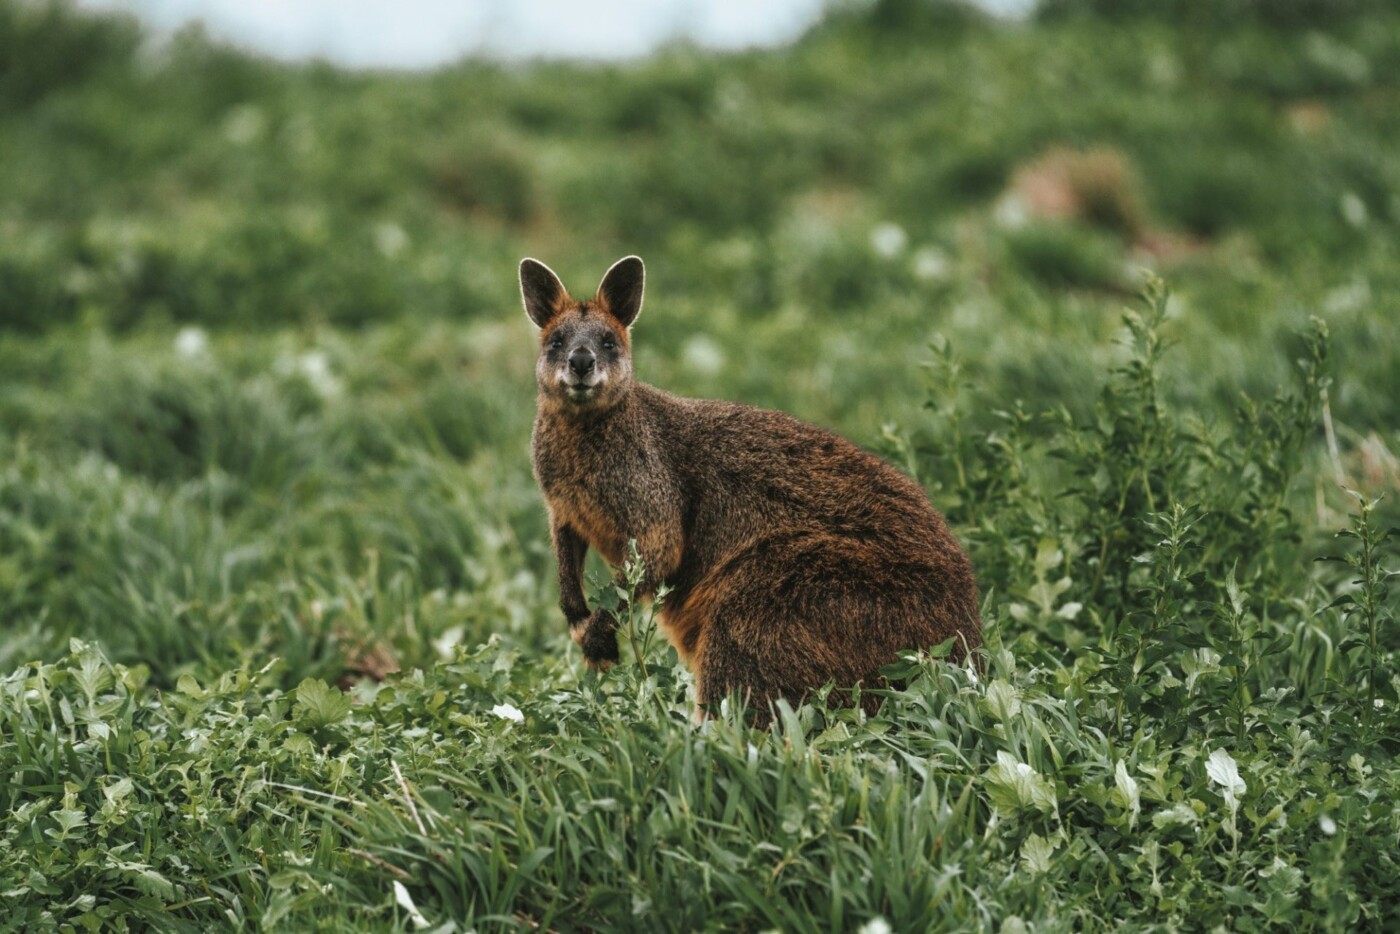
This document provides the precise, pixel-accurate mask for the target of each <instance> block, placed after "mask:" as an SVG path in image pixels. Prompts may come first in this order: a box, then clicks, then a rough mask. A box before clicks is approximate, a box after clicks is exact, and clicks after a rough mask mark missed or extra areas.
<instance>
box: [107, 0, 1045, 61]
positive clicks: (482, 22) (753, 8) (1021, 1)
mask: <svg viewBox="0 0 1400 934" xmlns="http://www.w3.org/2000/svg"><path fill="white" fill-rule="evenodd" d="M80 2H81V4H82V5H83V6H87V7H93V8H105V9H122V10H128V11H130V12H133V13H136V14H137V15H138V16H140V17H141V18H142V19H143V20H145V21H146V22H148V23H150V24H151V25H152V26H154V27H155V28H156V29H157V30H174V29H178V28H179V27H180V26H182V25H184V24H186V23H188V22H191V21H194V20H203V22H204V25H205V28H206V29H207V30H208V32H209V34H210V35H213V36H216V37H218V38H220V39H224V40H227V41H230V42H233V43H235V44H238V45H242V46H246V47H249V48H253V49H256V50H258V51H261V52H264V53H267V54H269V55H272V56H275V57H277V58H282V59H288V60H298V59H306V58H313V57H318V56H319V57H324V58H327V59H330V60H332V61H334V62H337V63H339V64H342V65H347V66H350V67H372V68H373V67H388V68H429V67H432V66H434V65H440V64H443V63H446V62H451V61H454V60H456V59H458V58H461V57H462V56H464V55H468V54H484V55H487V56H490V57H492V58H521V57H533V56H548V57H559V56H564V57H570V58H573V57H586V58H630V57H634V56H638V55H644V54H646V53H647V52H650V51H651V50H653V49H654V48H656V46H658V45H660V44H662V43H664V42H666V41H667V40H670V39H675V38H678V37H686V38H689V39H691V40H693V41H695V42H698V43H699V44H701V45H704V46H708V47H712V48H724V49H733V48H743V47H746V46H755V45H776V44H780V43H783V42H787V41H790V40H792V39H794V38H796V37H797V36H798V35H800V34H801V33H802V31H803V30H804V29H806V28H807V27H808V26H809V25H811V23H812V22H814V21H815V20H816V18H817V17H818V16H819V15H820V14H821V11H822V8H823V6H824V5H825V4H824V2H823V0H588V2H584V0H573V2H569V0H457V2H452V0H80ZM1031 2H1032V0H984V2H983V5H984V6H986V7H988V8H991V9H997V10H1001V11H1004V12H1011V13H1014V12H1019V11H1024V10H1025V9H1026V8H1028V7H1029V6H1030V3H1031Z"/></svg>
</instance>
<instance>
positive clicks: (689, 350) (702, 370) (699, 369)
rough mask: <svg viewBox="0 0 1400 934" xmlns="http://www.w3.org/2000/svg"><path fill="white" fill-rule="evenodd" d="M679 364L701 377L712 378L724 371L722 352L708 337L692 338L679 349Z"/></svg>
mask: <svg viewBox="0 0 1400 934" xmlns="http://www.w3.org/2000/svg"><path fill="white" fill-rule="evenodd" d="M681 362H683V363H684V364H685V365H686V367H687V368H689V369H691V370H693V371H695V372H696V373H699V374H701V375H703V376H714V375H715V374H717V373H718V372H719V371H720V370H722V369H724V350H723V349H722V348H721V347H720V346H719V344H717V343H715V342H714V341H712V340H711V339H710V338H708V337H704V336H699V337H692V338H691V339H690V340H688V341H686V342H685V346H684V347H683V348H681Z"/></svg>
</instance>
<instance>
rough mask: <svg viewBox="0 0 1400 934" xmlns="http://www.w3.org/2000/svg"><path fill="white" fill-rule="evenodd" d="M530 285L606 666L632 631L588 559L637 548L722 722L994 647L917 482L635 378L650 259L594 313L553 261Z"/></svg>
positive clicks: (574, 562) (789, 425)
mask: <svg viewBox="0 0 1400 934" xmlns="http://www.w3.org/2000/svg"><path fill="white" fill-rule="evenodd" d="M520 281H521V293H522V296H523V298H524V302H525V309H526V312H527V313H528V314H529V316H530V318H531V320H532V321H534V323H535V324H536V325H537V326H538V327H539V328H540V356H539V360H538V363H537V367H536V380H537V383H538V389H539V396H538V412H537V415H536V418H535V429H534V436H533V454H534V469H535V477H536V479H537V480H538V481H539V485H540V488H541V490H542V491H543V492H544V496H545V500H546V503H547V504H548V507H549V514H550V525H551V532H552V535H553V538H554V547H555V556H556V559H557V561H558V565H559V585H560V607H561V609H562V610H563V611H564V616H565V618H566V619H567V620H568V623H569V628H570V632H571V634H572V635H573V637H574V639H575V641H576V642H578V643H579V645H580V646H581V647H582V649H583V654H584V658H585V660H586V661H587V662H588V664H590V665H591V666H595V667H606V666H607V665H608V664H610V663H611V662H613V661H615V660H616V659H617V657H618V649H617V637H616V625H617V624H616V620H615V619H614V618H613V616H612V615H611V614H609V613H608V612H607V611H606V610H601V609H600V610H596V611H592V612H590V611H589V609H588V606H587V604H586V603H585V601H584V596H583V588H582V564H583V559H584V556H585V555H586V553H587V549H588V548H590V547H591V548H593V549H595V550H596V551H598V552H599V553H600V554H601V555H602V556H603V557H604V558H605V559H606V560H607V561H609V562H610V563H612V564H620V563H621V562H622V561H623V559H624V557H625V555H626V551H627V543H628V541H629V540H632V539H635V540H636V542H637V547H638V551H639V553H640V555H641V557H642V559H643V562H644V564H645V568H646V577H645V580H644V581H643V584H642V588H641V591H642V596H646V597H649V596H650V595H651V594H653V593H654V592H655V590H656V588H657V586H658V585H659V584H661V583H663V582H664V583H666V584H667V585H668V586H669V587H670V588H671V592H670V594H669V595H668V596H667V598H666V601H665V605H664V606H663V607H662V611H661V614H660V622H661V627H662V630H663V632H665V634H666V636H667V637H668V638H669V639H670V640H671V642H672V644H673V645H675V647H676V649H677V651H678V652H679V653H680V655H681V657H682V658H683V659H685V660H686V662H687V663H688V664H689V665H690V666H691V668H692V670H693V671H694V672H695V676H696V684H697V693H698V697H697V700H698V702H699V704H701V705H702V706H708V705H711V704H713V703H715V702H717V701H719V700H721V699H722V698H724V697H725V696H727V695H729V694H730V693H734V692H737V693H739V694H741V695H743V696H744V697H745V699H746V700H747V701H748V703H749V704H750V707H751V709H752V711H753V715H754V717H755V719H756V720H757V721H758V722H759V723H766V722H767V720H768V718H769V710H770V706H769V705H770V704H771V702H772V701H774V700H776V699H778V698H787V699H788V700H789V701H790V702H792V703H794V704H796V703H798V702H800V701H801V699H802V698H803V697H804V696H805V695H806V694H807V693H809V692H810V691H812V690H813V689H815V688H818V687H820V686H822V685H824V684H826V683H827V682H829V681H835V682H836V684H837V685H838V686H840V687H850V686H852V685H854V684H855V683H856V682H860V681H863V682H865V683H867V684H869V683H872V682H873V681H874V680H875V679H876V678H877V672H878V670H879V669H880V667H881V666H883V665H886V664H888V663H889V662H891V661H894V660H895V658H896V656H897V653H898V652H899V651H900V650H901V649H911V648H923V647H927V646H931V645H935V644H937V643H940V642H943V641H945V640H947V639H950V638H951V639H954V640H955V642H954V648H953V651H952V658H953V660H955V661H960V660H961V659H963V658H964V657H965V656H966V654H967V653H968V652H969V651H971V650H973V649H975V648H977V647H978V646H980V645H981V643H982V638H981V624H980V621H979V618H978V608H977V584H976V579H975V577H974V575H973V571H972V566H971V564H970V563H969V561H968V559H967V556H966V554H965V553H964V552H963V550H962V548H961V547H959V545H958V543H957V542H956V541H955V540H954V538H953V536H952V535H951V534H950V532H949V531H948V528H947V525H946V524H945V522H944V521H943V518H942V516H940V515H939V514H938V513H937V512H936V511H935V510H934V509H933V507H932V506H931V505H930V504H929V501H928V499H927V497H925V495H924V493H923V491H922V490H921V489H920V488H919V487H918V486H917V485H916V484H915V483H914V482H913V481H911V480H910V479H909V478H908V477H906V476H904V475H903V474H902V473H900V472H899V471H898V470H896V469H895V468H893V467H891V466H890V465H889V464H887V463H885V462H884V461H882V460H880V459H879V458H877V457H875V456H873V455H871V454H869V453H867V452H865V451H862V450H861V449H860V448H857V447H856V446H855V445H853V444H851V443H850V442H848V441H846V440H845V439H844V438H841V437H840V436H838V435H835V434H833V433H831V432H829V431H826V430H824V429H821V428H817V427H814V426H812V425H808V424H805V423H803V422H801V421H798V420H797V419H795V418H792V417H791V416H788V415H785V414H783V413H781V412H772V411H765V410H763V409H757V408H753V407H750V406H746V405H738V404H734V403H729V402H713V401H706V400H699V399H685V398H681V397H678V396H673V395H671V394H669V393H666V392H662V391H661V390H659V389H655V388H653V387H651V386H648V385H646V384H645V383H641V382H639V381H637V380H635V379H633V376H632V365H631V338H630V333H629V329H630V327H631V325H632V323H633V322H634V321H635V320H636V317H637V315H638V314H639V313H640V311H641V305H642V295H643V281H644V272H643V266H642V261H641V260H640V259H638V258H637V257H635V256H629V257H627V258H625V259H622V260H619V261H618V262H617V263H616V264H614V265H613V267H612V268H611V269H609V270H608V272H607V274H606V275H605V276H604V277H603V282H602V284H601V285H600V286H599V288H598V292H597V294H596V295H595V296H594V297H593V298H592V299H588V300H584V301H578V300H575V299H573V298H571V297H570V296H569V295H568V293H567V292H566V291H565V289H564V287H563V285H562V283H560V281H559V279H558V277H557V276H555V275H554V273H553V272H552V271H551V270H550V269H549V268H548V267H546V266H545V265H544V264H543V263H539V262H537V261H536V260H531V259H526V260H524V261H523V262H522V263H521V266H520Z"/></svg>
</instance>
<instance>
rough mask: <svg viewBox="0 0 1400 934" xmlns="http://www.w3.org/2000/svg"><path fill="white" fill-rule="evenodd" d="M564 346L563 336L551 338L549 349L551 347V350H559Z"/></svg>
mask: <svg viewBox="0 0 1400 934" xmlns="http://www.w3.org/2000/svg"><path fill="white" fill-rule="evenodd" d="M563 346H564V338H562V337H556V338H553V339H551V340H550V342H549V349H550V350H558V349H559V348H560V347H563Z"/></svg>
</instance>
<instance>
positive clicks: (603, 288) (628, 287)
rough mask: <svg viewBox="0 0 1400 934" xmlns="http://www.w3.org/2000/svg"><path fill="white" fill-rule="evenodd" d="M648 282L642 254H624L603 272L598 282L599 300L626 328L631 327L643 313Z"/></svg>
mask: <svg viewBox="0 0 1400 934" xmlns="http://www.w3.org/2000/svg"><path fill="white" fill-rule="evenodd" d="M645 282H646V267H645V266H643V265H642V258H641V257H640V256H624V257H623V258H622V259H620V260H618V261H617V262H615V263H613V264H612V267H611V268H610V269H608V271H607V272H605V273H603V281H602V282H600V283H599V284H598V301H600V302H602V303H603V306H604V307H606V308H607V309H608V312H609V313H610V314H611V315H612V316H613V317H614V318H616V319H617V320H618V322H619V323H620V324H621V325H622V326H623V327H625V328H630V327H631V326H632V322H633V321H636V320H637V315H639V314H641V313H642V290H643V286H644V285H645Z"/></svg>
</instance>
